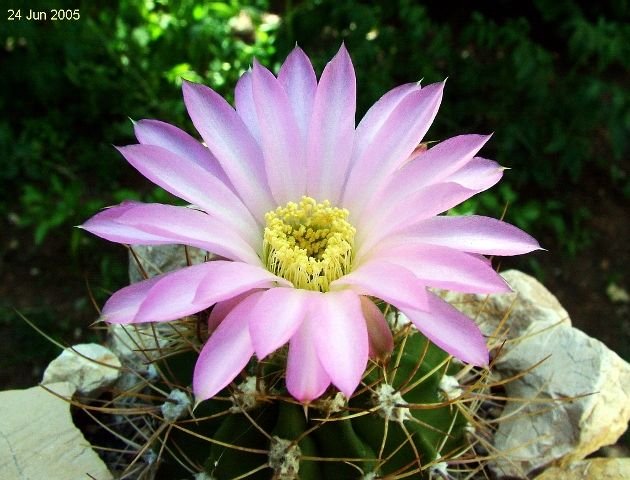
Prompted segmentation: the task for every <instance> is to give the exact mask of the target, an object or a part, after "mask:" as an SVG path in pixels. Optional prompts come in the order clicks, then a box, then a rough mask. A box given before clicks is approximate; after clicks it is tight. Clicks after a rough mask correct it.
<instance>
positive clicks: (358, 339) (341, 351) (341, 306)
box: [311, 290, 369, 398]
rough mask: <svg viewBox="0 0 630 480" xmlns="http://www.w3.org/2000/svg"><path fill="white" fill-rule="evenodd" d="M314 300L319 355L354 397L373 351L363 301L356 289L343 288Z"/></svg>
mask: <svg viewBox="0 0 630 480" xmlns="http://www.w3.org/2000/svg"><path fill="white" fill-rule="evenodd" d="M311 300H312V299H311ZM313 303H314V304H315V305H314V308H313V310H311V315H312V321H313V322H315V323H316V324H317V326H318V328H317V330H316V331H315V332H314V334H315V335H314V338H313V340H312V341H314V342H315V349H316V350H317V356H318V357H319V361H320V362H321V364H322V366H323V367H324V370H326V373H328V375H329V376H330V380H331V382H332V383H333V385H335V386H336V387H337V388H338V389H339V390H341V392H342V393H343V394H344V395H345V396H346V397H347V398H350V397H351V396H352V394H353V393H354V391H355V390H356V388H357V386H358V385H359V383H361V377H362V376H363V372H365V367H366V364H367V361H368V353H369V341H368V332H367V326H366V324H365V318H364V317H363V311H362V310H361V301H360V300H359V296H358V295H357V294H356V293H354V292H353V291H351V290H342V291H339V292H326V293H322V294H321V295H319V298H318V300H317V302H316V303H315V302H313Z"/></svg>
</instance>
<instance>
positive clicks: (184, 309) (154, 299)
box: [101, 261, 234, 323]
mask: <svg viewBox="0 0 630 480" xmlns="http://www.w3.org/2000/svg"><path fill="white" fill-rule="evenodd" d="M232 263H234V262H228V261H216V262H206V263H201V264H199V265H193V266H192V267H186V268H182V269H181V270H176V271H174V272H168V273H164V274H162V275H157V276H155V277H153V278H150V279H148V280H143V281H142V282H138V283H135V284H133V285H130V286H128V287H125V288H123V289H121V290H118V291H117V292H116V293H114V294H113V295H112V296H111V297H110V298H109V300H107V302H106V303H105V306H104V307H103V310H102V312H101V317H102V319H103V320H105V321H106V322H109V323H140V322H151V321H156V322H159V321H165V320H176V319H178V318H181V317H183V316H185V315H190V314H192V313H196V312H199V311H201V310H203V309H204V308H206V307H208V306H210V305H211V304H208V305H197V304H194V303H193V302H192V300H193V296H194V293H195V291H196V290H197V288H198V286H199V284H200V283H201V282H202V281H203V279H204V278H205V277H206V276H207V275H208V274H209V273H212V272H213V271H215V270H217V269H220V267H221V266H223V264H232ZM160 286H166V290H167V292H166V294H164V295H162V296H159V295H158V296H156V295H154V292H155V290H156V289H158V288H159V287H160ZM170 287H172V290H169V288H170ZM147 300H148V301H149V305H146V304H147ZM149 307H151V308H152V309H153V310H154V312H150V313H155V317H151V316H149V317H148V318H142V317H140V318H139V312H140V311H141V310H142V309H143V308H144V309H150V308H149ZM155 310H157V312H155Z"/></svg>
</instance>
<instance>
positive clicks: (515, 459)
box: [445, 270, 630, 478]
mask: <svg viewBox="0 0 630 480" xmlns="http://www.w3.org/2000/svg"><path fill="white" fill-rule="evenodd" d="M503 276H504V278H505V279H506V280H507V281H508V283H509V284H510V285H511V286H512V288H513V289H514V291H515V292H514V293H512V294H506V295H491V296H479V295H457V294H453V293H448V294H446V295H445V297H446V298H447V299H448V300H449V301H450V302H452V303H453V304H454V305H455V306H457V307H458V308H460V309H461V310H463V311H464V312H465V313H467V314H468V315H469V316H471V317H473V318H475V319H476V320H477V321H478V323H479V325H480V327H481V329H482V330H483V331H484V333H485V334H486V335H489V336H494V338H493V339H492V340H491V341H490V343H491V344H493V345H495V346H499V345H501V343H502V341H503V340H506V342H505V344H504V345H503V347H502V348H501V351H500V354H499V355H498V356H497V358H496V359H495V362H494V368H493V373H494V374H495V375H496V376H497V377H498V378H499V379H510V378H511V377H514V376H515V375H518V374H520V373H521V372H524V371H526V370H528V369H530V368H531V367H532V366H534V365H536V364H537V363H538V362H542V363H540V365H538V366H536V367H535V368H533V369H532V370H531V371H529V372H528V373H526V374H525V375H524V376H521V377H519V378H517V379H515V380H511V381H508V382H507V383H506V384H505V389H506V394H507V397H508V398H512V399H514V400H508V401H507V403H506V405H505V408H504V411H503V413H502V416H501V419H500V421H499V427H498V430H497V431H496V433H495V438H494V446H495V448H496V449H497V450H498V451H499V452H502V453H500V456H499V458H497V459H496V460H494V461H493V462H491V464H490V467H491V468H492V469H493V470H494V471H495V473H496V474H497V475H499V477H501V476H505V477H520V478H527V477H528V476H529V475H530V472H532V471H533V470H535V469H538V468H540V467H543V466H545V465H548V464H549V463H551V462H559V463H561V464H562V465H564V464H568V463H569V462H572V461H575V460H579V459H582V458H584V457H585V456H586V455H588V454H590V453H592V452H594V451H596V450H597V449H599V448H600V447H601V446H604V445H609V444H612V443H614V442H616V441H617V439H618V438H619V437H620V436H621V435H622V434H623V432H624V431H625V430H626V428H627V426H628V421H629V420H630V365H629V364H628V363H627V362H625V361H624V360H622V359H621V358H620V357H619V356H618V355H617V354H616V353H614V352H613V351H611V350H609V349H608V348H607V347H606V346H605V345H604V344H603V343H601V342H600V341H598V340H595V339H593V338H590V337H589V336H587V335H586V334H585V333H583V332H581V331H580V330H578V329H576V328H573V327H571V321H570V319H569V317H568V314H567V312H566V310H565V309H564V308H563V307H562V306H561V305H560V303H559V302H558V301H557V300H556V298H555V297H554V296H553V295H552V294H551V293H550V292H549V291H548V290H547V289H545V287H544V286H542V285H541V284H540V283H539V282H537V281H536V280H535V279H533V278H531V277H529V276H527V275H525V274H523V273H521V272H517V271H514V270H512V271H508V272H505V273H504V274H503ZM506 319H507V321H505V320H506ZM497 350H498V349H496V350H495V351H497ZM519 399H520V400H519ZM522 399H526V401H525V402H523V401H522Z"/></svg>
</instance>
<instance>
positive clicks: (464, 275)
mask: <svg viewBox="0 0 630 480" xmlns="http://www.w3.org/2000/svg"><path fill="white" fill-rule="evenodd" d="M372 258H378V259H379V260H381V259H382V260H385V261H387V262H391V263H395V264H396V265H400V266H401V267H405V268H406V269H408V270H409V271H410V272H412V273H413V274H414V275H415V276H416V278H418V279H419V280H420V282H421V283H422V284H424V285H428V286H431V287H437V288H444V289H448V290H455V291H458V292H464V293H501V292H509V291H511V290H510V287H509V286H508V284H507V283H506V282H505V280H503V278H502V277H501V275H499V274H498V273H497V272H495V271H494V269H493V268H492V265H491V264H490V263H489V262H487V261H486V259H485V258H479V257H476V256H474V255H471V254H468V253H463V252H460V251H459V250H453V249H452V248H445V247H439V246H434V245H421V244H416V245H409V244H403V245H398V246H396V247H389V248H387V247H383V248H381V249H379V250H378V251H377V252H375V253H374V254H373V256H372Z"/></svg>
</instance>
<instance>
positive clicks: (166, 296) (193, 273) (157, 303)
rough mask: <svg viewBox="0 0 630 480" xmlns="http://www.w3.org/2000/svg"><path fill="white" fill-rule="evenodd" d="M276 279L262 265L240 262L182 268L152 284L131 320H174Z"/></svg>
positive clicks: (266, 286) (209, 263) (263, 285)
mask: <svg viewBox="0 0 630 480" xmlns="http://www.w3.org/2000/svg"><path fill="white" fill-rule="evenodd" d="M276 279H278V277H275V276H274V275H272V274H271V273H269V272H268V271H267V270H265V269H263V268H262V267H256V266H253V265H248V264H246V263H240V262H230V261H223V260H216V261H212V262H206V263H202V264H201V265H194V266H192V267H188V268H184V269H182V270H178V271H176V272H172V273H170V274H168V275H166V276H165V277H164V278H163V279H161V280H160V281H159V282H158V283H156V284H155V286H153V288H151V290H150V291H149V292H148V293H147V296H146V298H145V299H144V301H143V302H142V304H141V305H140V307H139V309H138V313H137V314H136V316H135V318H134V322H162V321H168V320H175V319H177V318H181V317H183V316H186V315H190V314H192V313H195V312H199V311H201V310H204V309H205V308H208V307H209V306H211V305H214V304H215V303H217V302H220V301H222V300H227V299H228V298H231V297H234V296H236V295H238V294H240V293H242V292H245V291H247V290H251V289H252V288H269V287H272V286H274V284H275V280H276ZM278 280H281V279H278Z"/></svg>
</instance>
